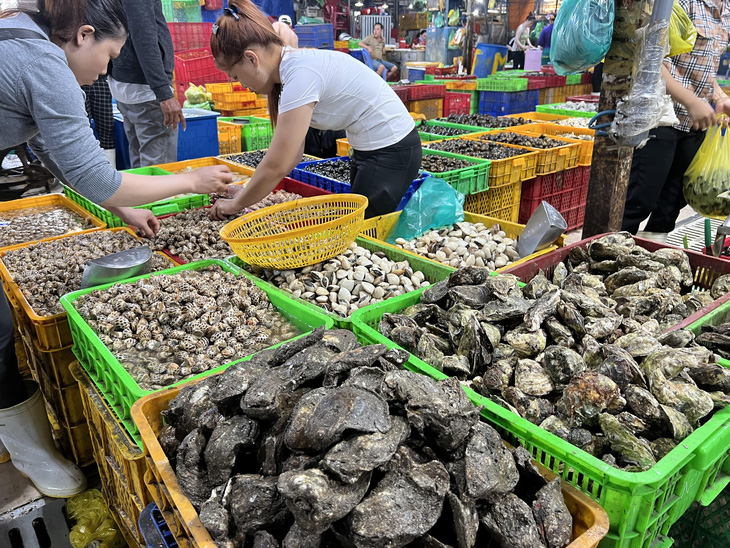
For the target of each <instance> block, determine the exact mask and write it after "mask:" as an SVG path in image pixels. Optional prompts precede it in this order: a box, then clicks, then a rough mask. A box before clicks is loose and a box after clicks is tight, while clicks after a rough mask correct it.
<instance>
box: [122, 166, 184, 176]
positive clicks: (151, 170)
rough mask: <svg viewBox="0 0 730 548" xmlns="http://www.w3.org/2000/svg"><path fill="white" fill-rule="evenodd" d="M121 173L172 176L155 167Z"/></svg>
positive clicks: (126, 170)
mask: <svg viewBox="0 0 730 548" xmlns="http://www.w3.org/2000/svg"><path fill="white" fill-rule="evenodd" d="M122 173H134V174H135V175H172V173H170V172H169V171H165V170H164V169H160V168H159V167H155V166H150V167H136V168H134V169H125V170H124V171H122Z"/></svg>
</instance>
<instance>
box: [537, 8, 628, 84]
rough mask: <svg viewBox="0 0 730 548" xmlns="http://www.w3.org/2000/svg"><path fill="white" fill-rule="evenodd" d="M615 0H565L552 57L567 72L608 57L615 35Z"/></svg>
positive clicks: (555, 28) (558, 68) (560, 70)
mask: <svg viewBox="0 0 730 548" xmlns="http://www.w3.org/2000/svg"><path fill="white" fill-rule="evenodd" d="M613 19H614V0H565V1H564V2H563V3H562V4H560V9H559V10H558V15H557V17H556V18H555V25H554V26H553V36H552V40H551V44H550V61H552V63H553V66H554V67H555V72H557V73H558V74H560V75H561V76H564V75H566V74H571V73H574V72H584V71H586V70H588V69H589V68H591V67H592V66H594V65H597V64H598V63H600V62H601V60H602V59H603V58H604V57H606V54H607V53H608V50H609V48H610V47H611V40H612V38H613Z"/></svg>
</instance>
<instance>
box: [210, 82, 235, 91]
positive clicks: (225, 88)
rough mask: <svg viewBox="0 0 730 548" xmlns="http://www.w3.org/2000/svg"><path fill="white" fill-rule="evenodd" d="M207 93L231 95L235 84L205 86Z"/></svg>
mask: <svg viewBox="0 0 730 548" xmlns="http://www.w3.org/2000/svg"><path fill="white" fill-rule="evenodd" d="M204 87H205V91H207V92H208V93H212V94H223V93H231V92H232V91H233V82H225V83H221V84H205V85H204Z"/></svg>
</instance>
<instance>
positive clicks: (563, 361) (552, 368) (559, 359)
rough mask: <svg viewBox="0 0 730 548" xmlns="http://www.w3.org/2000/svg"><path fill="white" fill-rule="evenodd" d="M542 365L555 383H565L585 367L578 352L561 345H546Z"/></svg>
mask: <svg viewBox="0 0 730 548" xmlns="http://www.w3.org/2000/svg"><path fill="white" fill-rule="evenodd" d="M543 365H544V366H545V371H547V373H548V375H550V378H551V379H552V380H553V382H554V383H556V384H566V383H568V382H570V380H571V379H572V378H573V377H575V376H576V375H580V374H581V373H583V371H585V369H586V364H585V362H584V361H583V358H582V357H581V356H580V354H578V353H577V352H576V351H574V350H571V349H570V348H564V347H562V346H548V347H547V348H546V349H545V354H544V357H543ZM535 395H539V394H535Z"/></svg>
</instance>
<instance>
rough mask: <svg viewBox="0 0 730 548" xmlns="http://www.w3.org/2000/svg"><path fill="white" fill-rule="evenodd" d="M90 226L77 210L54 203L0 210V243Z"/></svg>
mask: <svg viewBox="0 0 730 548" xmlns="http://www.w3.org/2000/svg"><path fill="white" fill-rule="evenodd" d="M89 228H94V225H93V224H92V223H91V221H90V220H89V219H88V218H86V219H84V218H82V217H81V216H80V215H79V214H78V213H75V212H73V211H71V210H70V209H66V208H65V207H59V206H54V205H48V206H36V207H27V208H23V209H18V210H9V211H0V247H6V246H10V245H16V244H22V243H25V242H33V241H35V240H42V239H44V238H52V237H54V236H62V235H64V234H68V233H70V232H78V231H80V230H87V229H89Z"/></svg>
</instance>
